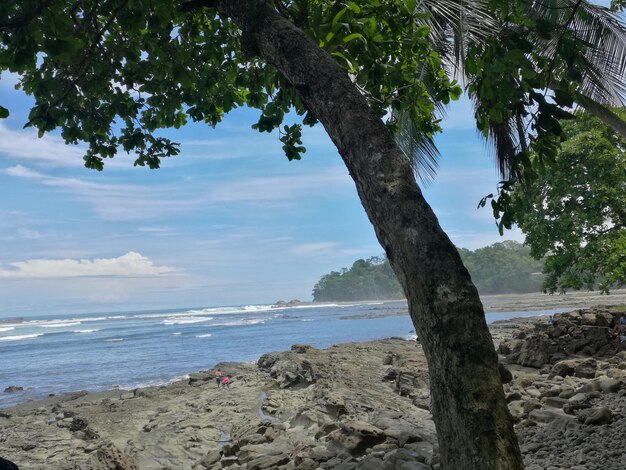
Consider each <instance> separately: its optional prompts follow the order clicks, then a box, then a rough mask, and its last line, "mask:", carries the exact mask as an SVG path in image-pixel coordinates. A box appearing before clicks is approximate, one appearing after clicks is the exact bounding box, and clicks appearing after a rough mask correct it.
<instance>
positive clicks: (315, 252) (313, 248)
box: [289, 242, 367, 256]
mask: <svg viewBox="0 0 626 470" xmlns="http://www.w3.org/2000/svg"><path fill="white" fill-rule="evenodd" d="M289 251H290V252H291V253H293V254H295V255H301V256H323V255H333V256H352V255H358V254H363V253H367V251H366V250H359V249H356V248H341V246H340V245H339V243H337V242H313V243H302V244H300V245H294V246H292V247H291V249H290V250H289Z"/></svg>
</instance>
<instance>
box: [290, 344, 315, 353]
mask: <svg viewBox="0 0 626 470" xmlns="http://www.w3.org/2000/svg"><path fill="white" fill-rule="evenodd" d="M311 349H315V348H314V347H313V346H311V345H310V344H293V345H291V350H292V351H293V352H295V353H296V354H304V353H306V352H307V351H310V350H311Z"/></svg>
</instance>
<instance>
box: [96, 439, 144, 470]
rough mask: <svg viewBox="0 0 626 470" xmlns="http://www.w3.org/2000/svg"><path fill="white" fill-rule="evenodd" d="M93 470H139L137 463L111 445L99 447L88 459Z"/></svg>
mask: <svg viewBox="0 0 626 470" xmlns="http://www.w3.org/2000/svg"><path fill="white" fill-rule="evenodd" d="M89 465H90V468H91V469H93V470H139V465H137V462H135V460H134V459H133V458H132V457H130V456H129V455H127V454H125V453H124V452H122V451H121V450H119V449H118V448H117V447H115V446H114V445H113V444H108V445H105V446H103V447H100V448H99V449H98V450H97V451H96V452H94V453H93V455H92V456H91V458H90V459H89Z"/></svg>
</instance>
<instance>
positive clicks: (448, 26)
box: [396, 0, 626, 179]
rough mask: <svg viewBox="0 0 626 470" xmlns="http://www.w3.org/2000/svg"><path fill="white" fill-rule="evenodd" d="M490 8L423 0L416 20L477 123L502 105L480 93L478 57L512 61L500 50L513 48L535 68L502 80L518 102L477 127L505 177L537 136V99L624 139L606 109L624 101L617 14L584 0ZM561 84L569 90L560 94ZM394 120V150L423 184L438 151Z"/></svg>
mask: <svg viewBox="0 0 626 470" xmlns="http://www.w3.org/2000/svg"><path fill="white" fill-rule="evenodd" d="M488 3H489V2H487V1H486V0H446V1H443V2H442V1H440V0H424V1H423V2H421V3H420V4H419V5H417V9H418V10H419V11H420V12H423V13H428V16H426V17H419V20H418V21H421V22H423V23H424V24H426V25H428V26H429V28H430V39H431V41H432V42H433V44H434V45H435V48H436V50H437V51H438V52H439V54H440V56H441V57H442V60H443V61H444V64H445V66H446V70H447V71H448V73H449V74H450V75H451V76H454V77H456V78H459V79H461V80H462V81H463V82H464V83H465V85H466V91H467V92H468V94H469V97H470V98H471V100H472V102H473V105H474V109H475V112H476V115H477V117H483V118H484V117H486V116H487V117H488V116H489V112H490V110H491V107H492V106H495V105H497V104H498V100H500V99H501V96H500V95H497V96H495V97H494V98H490V97H489V96H485V95H486V93H485V92H484V91H485V90H484V89H481V80H484V78H485V77H484V74H485V69H488V67H485V68H481V69H479V70H476V69H475V68H474V67H472V65H473V64H475V63H476V61H477V60H478V59H480V56H481V55H485V54H488V53H493V52H494V51H493V50H494V48H496V47H497V48H498V49H499V51H500V52H502V53H504V54H506V53H510V54H514V53H515V52H513V51H512V49H509V50H506V49H507V47H509V48H511V47H512V48H516V49H517V50H518V51H522V52H523V57H518V62H519V63H522V64H524V63H525V64H526V65H528V66H529V68H530V67H532V68H533V69H534V71H533V72H535V73H536V75H535V74H533V73H527V74H526V76H524V74H523V72H524V71H522V70H521V68H519V67H518V68H511V69H509V70H504V71H503V72H502V73H501V74H500V76H499V80H500V81H499V85H500V86H503V85H504V86H507V87H509V88H511V89H518V90H520V92H519V93H518V95H517V97H516V98H517V102H512V103H510V105H511V106H510V108H509V109H507V110H506V111H507V113H505V114H504V115H503V116H500V119H489V118H487V121H486V122H483V123H482V124H483V126H484V129H482V130H484V133H485V136H486V137H487V138H488V139H489V140H490V141H491V143H492V144H493V146H494V149H495V154H496V160H497V162H498V164H499V169H500V172H501V174H502V177H503V178H508V177H510V176H512V174H511V173H512V171H513V172H514V171H515V166H516V162H517V160H518V159H519V155H520V153H521V152H523V151H524V150H527V148H528V145H529V141H530V140H532V139H533V138H534V137H536V135H537V132H536V130H535V132H533V127H534V128H535V129H536V127H537V125H538V123H537V119H538V118H539V117H540V116H539V115H538V113H537V109H536V108H537V105H538V103H537V100H541V99H542V97H544V98H546V101H547V104H551V103H552V102H553V101H556V102H557V103H558V104H560V105H561V106H565V107H566V108H573V107H577V106H578V107H581V108H583V109H584V110H585V111H587V112H590V113H592V114H594V115H596V116H597V117H599V118H600V119H601V120H602V121H604V123H605V124H607V125H609V126H610V127H612V128H613V129H614V130H615V131H616V132H618V133H619V134H621V135H622V136H625V137H626V122H624V121H623V120H622V119H621V118H620V117H619V116H617V114H615V113H614V112H613V111H612V110H611V108H614V107H621V106H624V104H625V102H626V26H625V25H624V23H623V21H622V20H621V19H620V17H619V16H618V14H617V13H615V12H613V11H611V10H609V9H607V8H605V7H602V6H598V5H594V4H592V3H590V2H589V1H587V0H517V1H514V2H502V3H501V7H500V8H499V9H498V10H493V9H490V8H489V5H488ZM525 72H529V71H528V70H526V71H525ZM490 78H491V77H490ZM533 82H535V83H534V84H533ZM566 83H567V84H572V83H574V84H575V86H574V87H571V86H570V88H569V89H567V90H564V85H565V84H566ZM491 88H493V87H491ZM551 96H552V98H551ZM439 111H440V112H441V110H439ZM396 117H397V118H398V121H399V123H400V126H399V131H398V132H396V139H397V141H398V143H399V145H400V147H401V148H402V149H403V151H404V153H405V155H407V156H408V157H409V158H410V160H411V161H412V162H414V167H416V168H417V169H418V171H417V172H418V174H419V175H421V177H422V179H424V177H426V178H428V177H429V176H431V175H433V174H434V170H435V168H436V159H437V156H438V154H437V150H436V148H435V147H434V145H433V144H432V141H431V140H430V139H429V138H427V137H425V136H423V135H420V133H419V129H418V128H416V127H415V126H414V125H412V124H411V121H410V119H407V117H406V116H396Z"/></svg>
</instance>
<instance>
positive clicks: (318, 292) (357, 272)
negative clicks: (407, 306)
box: [313, 256, 404, 302]
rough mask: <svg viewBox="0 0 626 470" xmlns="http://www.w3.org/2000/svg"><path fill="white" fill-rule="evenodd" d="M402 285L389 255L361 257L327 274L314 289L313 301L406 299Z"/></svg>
mask: <svg viewBox="0 0 626 470" xmlns="http://www.w3.org/2000/svg"><path fill="white" fill-rule="evenodd" d="M403 297H404V294H403V293H402V288H401V287H400V283H399V282H398V280H397V279H396V276H395V274H394V273H393V269H391V266H390V265H389V261H388V260H387V258H384V257H381V256H373V257H371V258H368V259H366V260H363V259H359V260H357V261H355V262H354V264H353V265H352V267H351V268H350V269H347V268H342V269H341V270H340V271H331V272H330V273H329V274H325V275H324V276H322V278H321V279H320V280H319V282H318V283H317V284H315V287H314V288H313V300H314V301H317V302H323V301H342V300H369V299H378V300H381V299H400V298H403Z"/></svg>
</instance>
